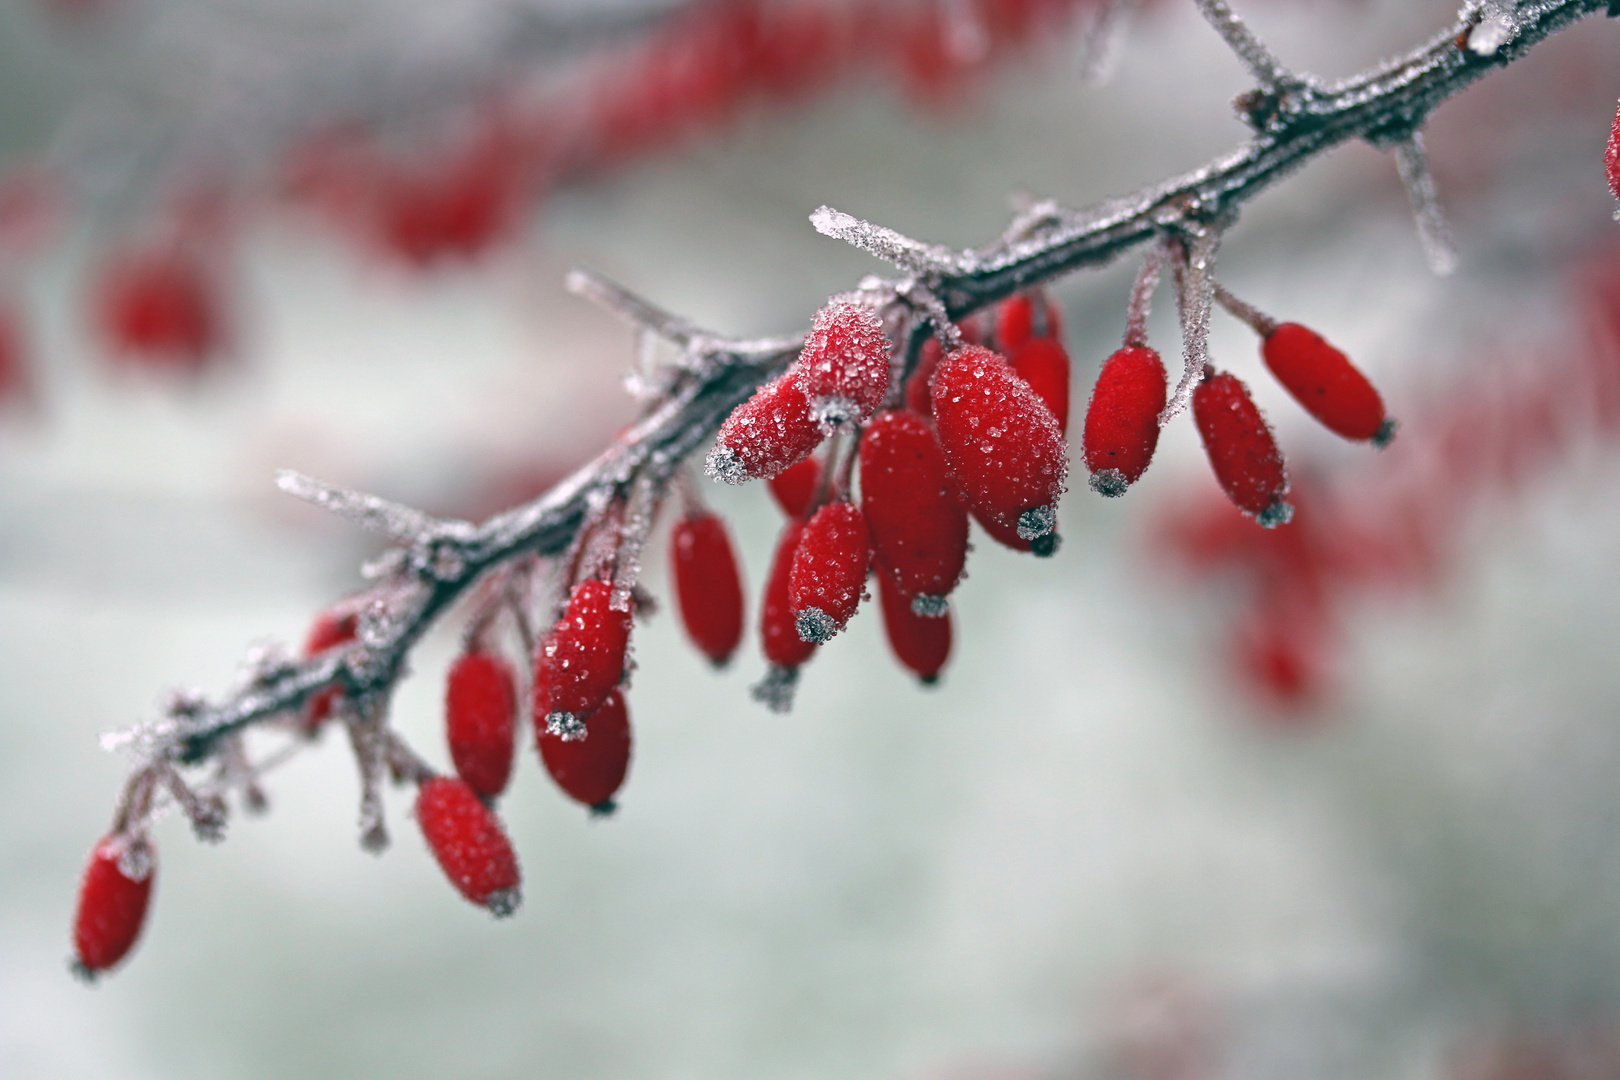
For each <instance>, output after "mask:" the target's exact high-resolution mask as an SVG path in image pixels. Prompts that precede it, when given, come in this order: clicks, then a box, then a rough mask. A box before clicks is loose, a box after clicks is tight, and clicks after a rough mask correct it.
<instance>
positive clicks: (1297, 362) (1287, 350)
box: [1260, 323, 1393, 444]
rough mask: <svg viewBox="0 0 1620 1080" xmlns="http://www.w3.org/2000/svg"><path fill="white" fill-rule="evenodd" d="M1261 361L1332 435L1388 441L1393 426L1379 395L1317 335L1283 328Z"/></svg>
mask: <svg viewBox="0 0 1620 1080" xmlns="http://www.w3.org/2000/svg"><path fill="white" fill-rule="evenodd" d="M1260 355H1261V356H1262V357H1263V358H1264V359H1265V362H1266V367H1268V368H1270V369H1271V373H1272V374H1273V375H1275V376H1276V377H1277V381H1278V382H1280V383H1282V384H1283V387H1284V389H1286V390H1287V391H1288V392H1289V393H1290V394H1292V395H1293V396H1294V400H1296V401H1298V402H1299V403H1300V405H1302V406H1303V407H1304V409H1305V411H1306V412H1308V413H1310V414H1311V415H1312V416H1314V417H1316V419H1317V420H1319V421H1320V422H1321V423H1322V425H1323V426H1324V427H1326V428H1327V429H1328V430H1329V431H1332V432H1334V433H1336V434H1339V435H1343V436H1344V437H1345V438H1347V439H1370V440H1372V441H1374V442H1378V443H1380V444H1382V443H1383V442H1387V441H1388V438H1389V436H1390V435H1391V434H1392V433H1393V426H1392V425H1391V424H1390V422H1389V417H1388V416H1386V415H1385V413H1384V401H1383V399H1382V398H1381V397H1379V396H1378V391H1377V390H1376V389H1374V388H1373V384H1372V383H1370V382H1368V381H1367V377H1366V376H1365V375H1363V374H1362V373H1361V372H1360V371H1358V370H1357V369H1356V366H1355V365H1354V364H1352V363H1351V362H1350V359H1349V357H1347V356H1345V355H1344V353H1342V352H1340V351H1339V350H1338V349H1335V348H1334V347H1333V346H1332V345H1329V344H1328V343H1327V342H1326V341H1325V340H1323V338H1322V336H1321V335H1320V334H1318V333H1316V331H1314V330H1311V329H1309V328H1307V327H1304V326H1301V325H1300V324H1299V323H1282V324H1281V325H1279V326H1278V327H1277V328H1276V329H1275V330H1273V331H1272V332H1271V333H1269V334H1267V335H1266V339H1265V341H1264V342H1262V343H1261V346H1260Z"/></svg>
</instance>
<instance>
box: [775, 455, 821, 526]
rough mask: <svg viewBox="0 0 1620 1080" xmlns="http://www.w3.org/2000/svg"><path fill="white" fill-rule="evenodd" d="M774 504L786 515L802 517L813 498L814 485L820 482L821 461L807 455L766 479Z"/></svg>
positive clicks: (814, 493) (814, 492)
mask: <svg viewBox="0 0 1620 1080" xmlns="http://www.w3.org/2000/svg"><path fill="white" fill-rule="evenodd" d="M767 483H768V484H770V487H771V494H772V495H773V496H775V498H776V505H778V506H780V507H781V508H782V513H784V514H786V515H787V516H788V517H803V516H804V512H805V511H806V510H808V509H810V500H811V499H813V498H815V495H816V485H818V484H819V483H821V461H820V460H819V459H817V458H813V457H807V458H805V459H804V460H803V461H801V462H799V463H798V464H797V465H790V466H788V467H787V468H785V469H783V470H782V471H781V472H779V473H777V474H776V475H775V476H773V477H771V478H770V480H768V481H767Z"/></svg>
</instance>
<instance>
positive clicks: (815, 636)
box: [793, 607, 838, 645]
mask: <svg viewBox="0 0 1620 1080" xmlns="http://www.w3.org/2000/svg"><path fill="white" fill-rule="evenodd" d="M793 625H794V627H795V628H796V629H797V630H798V631H799V640H800V641H814V642H815V643H816V644H818V645H819V644H821V643H822V642H824V641H831V640H832V637H833V635H834V634H836V633H838V624H837V623H835V622H833V620H832V616H830V615H828V614H827V613H826V612H825V611H822V610H821V609H820V608H818V607H807V608H805V609H804V610H803V611H801V612H799V614H798V615H797V616H796V617H795V618H794V620H793Z"/></svg>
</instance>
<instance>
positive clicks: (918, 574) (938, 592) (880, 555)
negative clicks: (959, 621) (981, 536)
mask: <svg viewBox="0 0 1620 1080" xmlns="http://www.w3.org/2000/svg"><path fill="white" fill-rule="evenodd" d="M860 457H861V514H862V516H863V517H864V518H865V519H866V526H867V528H868V529H869V530H870V531H871V536H872V553H873V558H874V560H875V561H876V563H877V564H878V566H879V567H880V571H879V572H880V573H881V574H882V575H883V576H884V578H885V580H887V581H889V582H890V583H891V584H893V585H894V586H895V587H896V588H898V589H899V591H900V592H901V593H902V594H903V595H904V596H906V597H908V598H911V597H917V596H922V597H924V598H927V599H931V600H935V601H939V602H940V603H941V604H943V600H944V597H945V596H947V595H948V594H949V593H950V591H951V590H952V589H954V588H955V587H956V583H957V580H958V579H959V578H961V576H962V567H963V565H964V564H965V563H966V561H967V536H968V525H967V511H966V510H964V509H963V508H962V503H961V501H960V500H959V499H957V497H956V492H955V491H954V490H953V489H952V487H951V483H950V478H949V476H947V474H946V470H945V455H944V453H943V452H942V451H941V450H940V448H939V443H938V442H937V441H935V439H934V432H933V429H932V428H930V427H929V425H928V421H926V420H924V419H923V418H922V417H921V416H918V415H917V414H916V413H914V412H910V411H908V410H898V409H895V410H889V411H886V412H881V413H878V414H877V416H875V417H873V418H872V422H871V423H870V424H868V425H867V426H866V431H865V432H864V433H863V434H862V436H861V450H860ZM925 606H926V604H925Z"/></svg>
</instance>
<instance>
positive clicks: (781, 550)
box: [759, 520, 816, 669]
mask: <svg viewBox="0 0 1620 1080" xmlns="http://www.w3.org/2000/svg"><path fill="white" fill-rule="evenodd" d="M804 528H805V522H803V521H798V520H793V521H789V522H788V523H787V524H786V525H785V526H783V528H782V535H781V537H780V538H779V539H778V540H777V541H776V554H775V556H774V557H773V558H772V560H771V573H770V576H769V577H768V578H766V579H765V597H764V600H763V601H762V602H761V603H760V606H759V634H760V644H761V646H762V650H763V652H764V653H765V659H766V660H767V661H769V662H770V664H771V665H772V666H773V667H778V668H788V669H791V668H796V667H798V666H799V665H800V664H803V663H804V662H805V661H806V660H808V659H810V656H811V654H813V653H814V652H815V651H816V643H815V642H813V641H805V640H803V639H802V638H800V637H799V631H798V629H797V628H796V627H795V626H794V623H793V605H792V603H791V602H790V600H789V596H788V585H789V579H790V578H791V577H792V576H793V560H794V556H795V555H797V554H798V551H799V540H800V539H801V538H802V537H803V536H804Z"/></svg>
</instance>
